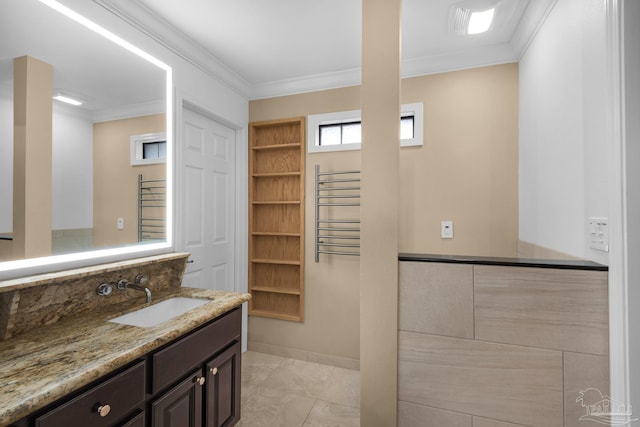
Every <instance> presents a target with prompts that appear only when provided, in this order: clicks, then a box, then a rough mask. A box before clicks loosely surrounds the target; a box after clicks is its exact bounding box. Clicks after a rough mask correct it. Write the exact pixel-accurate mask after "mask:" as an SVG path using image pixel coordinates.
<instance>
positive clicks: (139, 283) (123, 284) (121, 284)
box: [116, 274, 151, 304]
mask: <svg viewBox="0 0 640 427" xmlns="http://www.w3.org/2000/svg"><path fill="white" fill-rule="evenodd" d="M148 280H149V279H148V278H147V277H146V276H143V275H142V274H138V275H137V276H136V278H135V279H134V282H135V283H129V281H128V280H127V279H120V280H118V283H117V284H116V286H117V287H118V289H120V290H121V291H124V290H125V289H127V288H132V289H137V290H139V291H143V292H144V293H145V294H147V304H150V303H151V291H150V290H149V288H147V287H145V286H143V285H144V284H145V283H147V281H148Z"/></svg>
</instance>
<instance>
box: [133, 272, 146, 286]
mask: <svg viewBox="0 0 640 427" xmlns="http://www.w3.org/2000/svg"><path fill="white" fill-rule="evenodd" d="M148 281H149V278H148V277H147V276H144V275H142V274H138V275H137V276H136V278H135V279H134V280H133V282H134V283H135V284H136V285H144V284H145V283H147V282H148Z"/></svg>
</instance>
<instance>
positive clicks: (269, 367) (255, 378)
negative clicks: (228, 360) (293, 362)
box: [242, 351, 287, 387]
mask: <svg viewBox="0 0 640 427" xmlns="http://www.w3.org/2000/svg"><path fill="white" fill-rule="evenodd" d="M285 360H287V359H285V358H284V357H280V356H274V355H272V354H265V353H257V352H255V351H248V352H246V353H244V354H243V355H242V387H245V386H252V385H253V386H255V385H258V384H260V383H261V382H263V381H264V380H266V379H267V377H268V376H269V375H270V374H271V373H272V372H273V371H274V370H275V369H276V368H277V367H278V366H280V365H281V364H282V363H283V362H284V361H285Z"/></svg>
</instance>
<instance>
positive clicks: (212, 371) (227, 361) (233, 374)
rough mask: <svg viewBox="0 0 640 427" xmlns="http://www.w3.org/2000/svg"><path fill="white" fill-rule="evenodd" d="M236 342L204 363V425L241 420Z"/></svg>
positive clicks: (227, 424) (220, 424) (225, 426)
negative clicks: (205, 379) (205, 378)
mask: <svg viewBox="0 0 640 427" xmlns="http://www.w3.org/2000/svg"><path fill="white" fill-rule="evenodd" d="M241 356H242V354H241V351H240V343H239V342H236V343H235V344H234V345H232V346H231V347H229V348H228V349H227V350H225V351H224V352H222V353H221V354H220V355H219V356H217V357H216V358H214V359H213V360H211V361H210V362H208V363H207V365H206V370H207V382H206V389H205V407H206V414H205V418H206V426H207V427H223V426H224V427H228V426H233V425H235V424H236V423H237V422H238V421H239V420H240V365H241V360H240V358H241Z"/></svg>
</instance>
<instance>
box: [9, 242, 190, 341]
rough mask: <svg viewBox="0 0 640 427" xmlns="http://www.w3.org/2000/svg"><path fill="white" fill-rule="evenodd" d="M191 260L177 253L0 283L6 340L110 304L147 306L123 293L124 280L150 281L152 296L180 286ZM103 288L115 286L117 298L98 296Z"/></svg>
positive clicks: (137, 295)
mask: <svg viewBox="0 0 640 427" xmlns="http://www.w3.org/2000/svg"><path fill="white" fill-rule="evenodd" d="M188 258H189V254H188V253H171V254H166V255H157V256H152V257H146V258H137V259H133V260H127V261H121V262H114V263H109V264H102V265H96V266H90V267H85V268H79V269H74V270H68V271H62V272H58V273H50V274H43V275H37V276H31V277H25V278H21V279H13V280H10V281H4V282H0V340H6V339H8V338H11V337H14V336H17V335H19V334H21V333H24V332H26V331H29V330H32V329H33V328H37V327H39V326H43V325H49V324H52V323H55V322H57V321H58V320H60V319H62V318H65V317H70V316H77V315H79V314H83V313H86V312H89V311H92V310H96V309H99V308H104V306H105V305H122V303H123V302H126V301H130V300H136V301H137V300H140V301H144V298H145V295H144V293H143V292H140V291H138V290H134V289H127V290H125V291H120V290H118V289H117V288H116V286H115V284H116V282H117V281H118V280H120V279H126V280H128V281H129V282H133V281H134V278H135V277H136V275H138V274H142V275H144V276H147V278H148V279H149V280H148V282H147V283H145V286H146V287H148V288H149V289H150V290H151V292H152V294H153V292H154V291H159V290H163V289H167V288H173V287H180V286H181V284H182V277H183V275H184V270H185V267H186V262H187V259H188ZM101 283H111V284H112V285H113V292H112V293H111V295H109V296H99V295H98V294H97V292H96V290H97V287H98V285H100V284H101Z"/></svg>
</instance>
